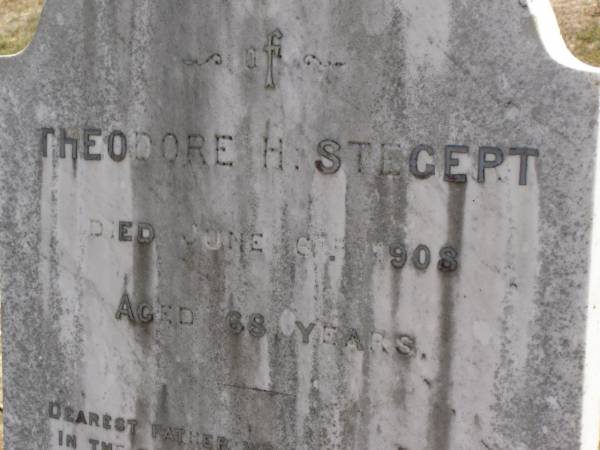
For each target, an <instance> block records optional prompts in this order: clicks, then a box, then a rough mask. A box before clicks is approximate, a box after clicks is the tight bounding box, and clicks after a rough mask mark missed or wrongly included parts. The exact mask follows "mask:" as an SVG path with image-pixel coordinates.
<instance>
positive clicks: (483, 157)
mask: <svg viewBox="0 0 600 450" xmlns="http://www.w3.org/2000/svg"><path fill="white" fill-rule="evenodd" d="M488 155H492V156H493V157H494V159H492V160H489V159H488V158H487V156H488ZM503 162H504V153H502V150H500V149H499V148H497V147H480V148H479V163H478V165H477V182H478V183H483V182H485V169H493V168H494V167H498V166H499V165H500V164H502V163H503Z"/></svg>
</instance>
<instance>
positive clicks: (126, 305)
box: [115, 293, 135, 322]
mask: <svg viewBox="0 0 600 450" xmlns="http://www.w3.org/2000/svg"><path fill="white" fill-rule="evenodd" d="M121 316H127V318H128V319H129V320H130V321H131V322H135V315H134V314H133V308H132V307H131V301H130V300H129V295H127V294H126V293H125V294H123V296H122V297H121V302H120V303H119V308H118V309H117V313H116V314H115V318H116V319H117V320H121Z"/></svg>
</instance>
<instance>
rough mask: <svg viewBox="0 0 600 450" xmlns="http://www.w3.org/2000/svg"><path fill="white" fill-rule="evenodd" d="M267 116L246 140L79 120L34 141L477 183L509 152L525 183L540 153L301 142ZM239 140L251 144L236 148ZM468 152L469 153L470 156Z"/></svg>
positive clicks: (210, 164) (94, 156)
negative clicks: (278, 132) (309, 151)
mask: <svg viewBox="0 0 600 450" xmlns="http://www.w3.org/2000/svg"><path fill="white" fill-rule="evenodd" d="M266 123H267V132H266V133H262V135H258V136H256V137H255V138H252V137H249V138H248V139H249V140H250V142H240V141H238V139H236V136H235V134H233V133H220V132H216V133H214V135H213V137H212V138H210V137H209V138H206V137H205V136H206V134H203V133H198V132H194V133H187V134H185V135H181V134H177V133H175V132H173V131H167V132H164V133H158V134H156V133H148V132H145V131H134V132H129V133H127V132H124V131H122V130H112V131H110V132H103V131H102V130H100V129H97V128H84V129H82V130H76V129H74V130H72V131H71V132H69V133H67V132H66V131H65V129H64V128H60V134H59V135H57V133H56V129H55V128H53V127H43V128H41V129H40V135H39V138H38V142H39V146H40V154H41V155H42V158H49V157H53V158H58V159H66V158H67V154H68V153H70V154H71V157H72V159H74V160H75V159H78V158H79V157H80V156H79V153H80V152H81V153H82V156H81V157H82V158H83V160H84V161H95V162H100V161H112V162H114V163H121V162H123V161H124V160H125V159H127V157H130V158H134V159H135V160H136V161H140V162H143V161H146V160H148V159H149V158H151V157H153V155H156V156H154V157H160V158H162V159H163V160H164V161H166V162H168V163H175V162H176V161H180V160H183V163H184V164H189V165H192V166H195V168H196V170H208V169H211V168H220V169H235V168H237V167H239V166H240V165H242V164H239V163H238V161H239V162H240V163H243V162H246V161H242V158H250V159H251V160H252V161H251V162H252V163H253V164H256V165H259V166H261V167H263V168H264V169H265V170H271V171H273V170H276V171H279V172H282V173H283V172H288V173H290V172H291V173H298V174H300V173H301V172H302V169H308V168H309V167H310V166H311V165H312V166H313V168H314V170H317V172H319V173H321V174H323V175H329V176H331V175H336V174H337V173H339V172H340V171H342V170H343V171H344V173H346V174H357V175H364V176H366V175H372V176H380V177H405V176H412V177H414V178H415V179H417V180H428V179H431V178H432V177H436V176H438V177H440V178H441V179H443V180H444V181H446V182H448V183H466V182H467V181H468V179H469V178H472V179H473V180H474V181H476V182H478V183H481V184H484V183H486V182H487V181H488V179H489V178H490V176H489V175H490V172H491V171H495V175H496V176H495V178H496V179H497V180H499V181H503V180H504V175H503V174H502V173H501V172H500V171H502V170H506V169H504V167H505V166H506V165H507V160H509V159H510V160H511V161H515V162H516V163H517V165H518V170H517V172H518V173H516V174H515V175H511V177H512V180H514V181H513V182H515V183H518V184H519V185H520V186H526V185H528V184H529V182H530V178H531V175H532V169H531V166H532V162H534V161H535V159H536V158H539V157H540V151H539V150H538V149H537V148H533V147H525V146H511V147H508V148H501V147H499V146H489V145H482V146H479V147H477V148H476V149H473V148H471V147H469V146H466V145H455V144H449V145H445V146H444V145H443V146H439V147H434V146H432V145H429V144H417V145H413V146H409V145H403V144H401V143H390V142H381V143H376V142H373V141H369V140H357V139H339V138H338V139H333V138H325V139H319V140H317V139H315V140H314V141H313V142H312V143H311V142H301V141H300V139H306V138H305V137H304V136H298V137H286V136H270V135H269V131H268V130H269V124H270V121H269V120H267V121H266ZM211 141H212V142H211ZM130 143H131V145H130ZM253 146H254V148H253ZM245 148H249V149H250V151H242V150H241V149H245ZM304 148H314V150H313V151H314V152H315V153H316V159H315V160H313V161H312V162H311V161H310V160H309V158H307V157H306V156H304V150H302V149H304ZM469 159H472V160H474V161H473V163H470V161H469ZM471 168H473V169H474V170H473V169H471ZM470 171H471V173H469V172H470Z"/></svg>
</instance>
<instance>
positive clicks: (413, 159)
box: [409, 145, 435, 180]
mask: <svg viewBox="0 0 600 450" xmlns="http://www.w3.org/2000/svg"><path fill="white" fill-rule="evenodd" d="M421 152H425V153H427V154H428V155H429V156H431V157H433V149H432V148H431V147H430V146H429V145H417V146H416V147H415V148H414V149H413V151H412V152H411V153H410V163H409V166H410V173H412V174H413V175H414V176H415V177H417V178H420V179H422V180H424V179H425V178H429V177H430V176H432V175H433V174H435V166H434V165H433V164H429V163H427V164H426V165H425V170H423V171H421V170H419V155H420V154H421Z"/></svg>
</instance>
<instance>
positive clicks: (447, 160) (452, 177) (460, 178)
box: [444, 145, 469, 183]
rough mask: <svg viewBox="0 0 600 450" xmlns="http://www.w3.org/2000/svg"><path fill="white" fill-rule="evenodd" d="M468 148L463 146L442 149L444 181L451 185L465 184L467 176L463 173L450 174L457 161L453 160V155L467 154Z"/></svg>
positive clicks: (449, 146)
mask: <svg viewBox="0 0 600 450" xmlns="http://www.w3.org/2000/svg"><path fill="white" fill-rule="evenodd" d="M468 152H469V147H466V146H464V145H447V146H446V148H445V149H444V181H448V182H451V183H466V182H467V176H466V175H465V174H464V173H452V168H453V167H455V166H458V164H459V162H460V161H459V160H458V159H456V158H454V157H453V156H452V155H453V154H454V153H468Z"/></svg>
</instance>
